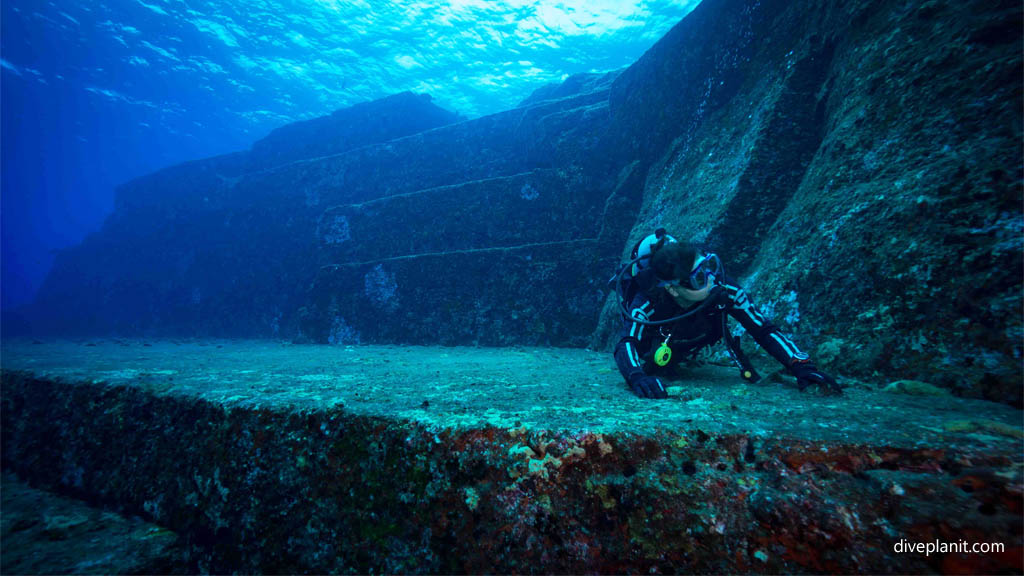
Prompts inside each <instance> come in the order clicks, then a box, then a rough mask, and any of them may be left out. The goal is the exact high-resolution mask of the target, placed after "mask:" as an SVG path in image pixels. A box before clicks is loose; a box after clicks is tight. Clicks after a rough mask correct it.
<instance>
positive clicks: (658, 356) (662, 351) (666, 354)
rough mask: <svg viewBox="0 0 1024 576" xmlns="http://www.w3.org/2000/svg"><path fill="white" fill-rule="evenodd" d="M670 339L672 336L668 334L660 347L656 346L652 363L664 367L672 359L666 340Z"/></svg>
mask: <svg viewBox="0 0 1024 576" xmlns="http://www.w3.org/2000/svg"><path fill="white" fill-rule="evenodd" d="M671 337H672V335H671V334H669V335H668V337H667V338H665V341H664V342H662V343H661V346H658V349H657V350H655V351H654V363H655V364H657V365H658V366H665V365H666V364H668V362H669V360H671V359H672V349H671V348H669V346H668V339H669V338H671Z"/></svg>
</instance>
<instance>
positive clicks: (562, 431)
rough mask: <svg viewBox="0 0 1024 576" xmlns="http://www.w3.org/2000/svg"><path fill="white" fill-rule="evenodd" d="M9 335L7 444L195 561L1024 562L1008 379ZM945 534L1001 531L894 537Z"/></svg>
mask: <svg viewBox="0 0 1024 576" xmlns="http://www.w3.org/2000/svg"><path fill="white" fill-rule="evenodd" d="M2 345H3V349H2V352H3V357H4V368H3V371H2V373H0V391H2V394H0V409H2V412H0V426H2V436H0V438H2V452H0V457H2V461H3V465H4V467H5V469H9V470H10V469H13V470H16V471H17V472H18V473H19V474H23V475H25V476H26V477H27V478H28V479H30V480H31V481H33V482H34V483H39V484H47V485H61V486H66V487H69V488H70V487H73V488H74V489H76V490H79V491H80V492H82V493H85V494H91V495H93V496H94V497H95V498H97V499H99V500H103V501H117V502H118V503H120V505H121V506H122V507H123V509H124V510H125V511H130V512H134V513H137V514H139V515H142V516H145V517H147V518H150V519H153V520H155V521H156V522H158V523H159V524H161V525H163V526H167V527H168V528H170V529H172V530H174V531H176V532H177V533H179V534H180V535H181V536H182V540H183V541H184V543H185V545H186V547H187V558H188V561H189V565H190V566H192V567H194V569H195V571H197V572H207V573H229V572H230V573H234V572H246V573H282V572H286V573H306V572H316V573H342V572H358V573H370V572H374V573H376V572H402V573H413V572H416V573H419V572H428V573H439V572H445V573H463V572H472V573H479V572H500V573H511V572H523V571H538V572H557V573H590V572H598V571H611V572H622V573H626V572H629V573H640V572H643V573H651V572H716V573H735V572H763V573H778V572H786V573H797V572H800V573H804V572H814V573H820V572H867V573H882V572H884V573H890V572H901V573H920V572H936V571H943V570H945V571H952V570H953V569H954V568H955V569H956V571H967V572H972V573H1003V572H1020V571H1021V554H1020V550H1021V549H1022V548H1021V546H1022V542H1021V538H1022V537H1021V530H1020V527H1021V464H1022V462H1021V461H1022V456H1021V450H1020V434H1021V433H1020V412H1019V411H1018V410H1014V409H1012V408H1009V407H1006V406H1002V405H998V404H993V403H987V402H982V401H977V400H965V399H958V398H954V397H951V396H945V397H928V398H926V399H925V398H922V397H916V396H909V395H905V394H897V393H891V392H885V391H881V390H879V389H878V388H880V387H881V383H863V382H854V383H853V384H854V385H853V386H852V387H851V388H849V389H847V392H846V395H844V396H843V397H838V398H837V397H832V396H821V395H819V394H817V393H814V392H813V391H807V392H804V393H800V392H798V391H797V390H796V389H794V388H793V387H792V383H791V382H786V381H779V382H778V383H774V384H767V385H761V386H753V385H748V384H746V383H744V382H742V381H741V380H740V379H739V377H738V375H737V374H736V372H735V370H734V369H731V368H721V367H715V366H705V367H703V368H699V369H694V370H693V371H692V372H691V373H690V375H689V377H687V378H686V379H685V380H682V381H680V382H677V383H676V384H678V385H679V387H677V388H672V389H670V391H671V392H672V395H671V396H670V398H669V399H667V400H664V401H649V400H642V399H639V398H636V397H634V396H633V395H632V394H631V393H629V392H628V390H626V388H625V386H624V384H623V382H622V380H621V377H620V376H619V375H618V373H617V372H615V371H614V369H613V367H612V366H613V365H612V361H611V358H610V356H609V355H608V354H607V353H596V352H590V351H586V350H581V349H556V348H523V347H519V348H505V349H497V348H443V347H417V346H401V347H397V346H299V345H291V344H285V343H281V342H274V341H202V340H200V341H146V342H142V341H127V340H122V341H86V342H78V343H75V342H60V341H53V342H37V343H33V342H27V341H12V340H6V341H4V342H3V344H2ZM6 514H7V512H6V510H5V520H6V517H7V516H6ZM936 538H938V539H940V540H950V541H954V542H955V543H957V544H959V542H958V541H957V540H958V539H962V540H965V541H967V542H969V543H1001V544H1002V545H1003V546H1004V547H1005V548H1004V551H1003V552H1002V553H974V554H971V553H955V552H946V553H935V552H933V553H931V554H929V555H927V556H926V555H925V554H924V553H900V552H898V551H897V550H896V547H897V546H898V545H899V544H900V543H901V542H907V543H912V544H916V543H922V544H932V543H934V542H935V541H936ZM837 543H841V544H842V545H837ZM6 544H7V541H6V539H5V545H6ZM6 554H7V550H5V555H6Z"/></svg>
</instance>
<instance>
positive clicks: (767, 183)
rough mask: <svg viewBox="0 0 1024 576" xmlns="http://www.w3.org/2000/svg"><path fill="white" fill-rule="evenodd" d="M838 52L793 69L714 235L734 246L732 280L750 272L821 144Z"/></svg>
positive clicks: (717, 242) (816, 51) (818, 50)
mask: <svg viewBox="0 0 1024 576" xmlns="http://www.w3.org/2000/svg"><path fill="white" fill-rule="evenodd" d="M834 50H835V47H834V46H833V45H832V44H831V43H824V44H820V45H819V46H815V47H813V48H812V49H810V50H808V52H807V54H806V55H805V56H804V57H803V58H801V59H800V60H798V61H796V62H795V63H793V64H792V71H791V73H790V75H789V78H787V80H786V81H785V82H784V83H783V84H782V87H781V90H782V94H781V95H780V96H779V98H778V101H777V102H776V103H775V105H774V107H773V110H772V113H773V117H772V119H771V120H770V121H769V122H768V125H767V126H766V127H765V128H764V130H763V131H762V132H761V133H760V134H759V135H758V140H757V143H756V144H755V146H754V150H753V152H752V154H751V158H750V161H749V163H748V164H747V166H746V169H745V170H744V171H743V174H742V175H741V176H740V177H739V179H738V183H737V189H736V191H735V196H734V198H733V200H732V201H731V202H730V203H729V207H728V208H727V209H726V211H725V213H724V214H723V216H722V218H721V219H720V221H719V222H718V225H717V226H716V227H715V228H714V229H713V230H712V231H711V232H710V233H709V234H708V239H707V241H706V242H707V244H709V245H711V246H722V247H728V253H727V254H726V255H725V260H726V263H727V267H726V269H727V270H729V273H730V274H732V275H736V276H742V275H744V274H745V273H746V272H747V269H748V267H749V266H750V264H751V262H753V259H754V256H755V255H756V254H757V250H758V248H759V247H760V245H761V243H762V241H763V240H764V238H765V236H766V235H767V234H768V231H769V230H770V229H771V227H772V226H773V225H774V224H775V222H776V220H777V219H778V217H779V214H780V213H781V212H782V211H783V209H785V208H786V206H787V205H788V203H789V201H790V199H791V198H792V197H793V194H794V193H795V192H796V190H797V188H798V187H799V186H800V183H801V181H802V180H803V177H804V174H805V173H806V171H807V167H808V166H809V165H810V163H811V158H812V157H813V156H814V154H815V153H816V152H817V151H818V147H819V146H820V145H821V140H822V136H823V133H824V126H823V123H824V120H825V102H827V91H825V95H824V96H823V95H822V92H823V88H824V83H825V79H826V76H827V74H828V72H829V68H830V66H831V64H832V57H833V54H834Z"/></svg>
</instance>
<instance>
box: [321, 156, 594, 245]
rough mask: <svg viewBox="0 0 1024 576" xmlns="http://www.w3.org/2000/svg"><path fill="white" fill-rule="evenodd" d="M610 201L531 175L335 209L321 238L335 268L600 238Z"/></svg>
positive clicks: (548, 174) (561, 179) (545, 174)
mask: <svg viewBox="0 0 1024 576" xmlns="http://www.w3.org/2000/svg"><path fill="white" fill-rule="evenodd" d="M606 196H607V191H605V190H600V189H594V188H590V187H587V186H582V185H581V183H579V182H569V181H567V178H566V177H565V175H564V173H563V174H559V173H558V172H557V171H555V170H534V171H531V172H525V173H522V174H516V175H513V176H507V177H500V178H490V179H486V180H475V181H472V182H464V183H460V184H453V185H450V186H440V187H437V188H430V189H427V190H420V191H416V192H410V193H406V194H397V195H393V196H386V197H383V198H379V199H376V200H370V201H367V202H363V203H359V204H348V205H342V206H334V207H331V208H328V209H327V210H325V211H324V213H323V215H322V216H321V217H320V222H319V224H318V226H317V236H318V238H319V240H320V244H321V246H322V248H323V252H324V257H325V258H326V259H327V260H328V261H331V262H350V261H364V260H373V259H380V258H386V257H390V256H400V255H408V254H417V253H432V252H442V251H445V250H450V249H453V248H457V249H463V250H465V249H474V248H492V247H502V246H515V245H521V244H531V243H538V242H553V241H565V240H574V239H580V238H595V237H596V236H597V234H598V233H599V231H600V225H601V219H600V216H601V212H602V210H603V209H604V200H605V197H606Z"/></svg>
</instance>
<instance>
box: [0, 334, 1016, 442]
mask: <svg viewBox="0 0 1024 576" xmlns="http://www.w3.org/2000/svg"><path fill="white" fill-rule="evenodd" d="M0 362H2V369H3V370H4V371H8V370H12V371H29V372H32V373H33V374H35V375H36V376H38V377H42V378H46V379H55V380H59V381H65V382H90V383H99V382H105V383H109V384H111V385H129V386H138V387H140V388H143V389H145V390H148V391H151V392H152V393H154V394H158V395H175V396H197V397H201V398H203V399H206V400H209V401H211V402H214V403H217V404H221V405H224V406H225V407H228V408H232V407H238V408H243V409H252V408H269V409H284V410H302V411H307V410H317V409H327V408H335V407H338V406H339V405H340V406H343V407H344V409H345V410H347V411H351V412H353V413H356V414H360V415H374V416H382V417H386V418H395V419H408V420H412V421H416V422H418V423H421V424H424V425H426V426H429V427H442V428H457V429H465V428H476V427H484V426H495V427H502V428H511V427H516V428H518V427H520V426H525V427H526V428H527V429H543V430H568V431H589V432H594V433H614V432H628V433H637V434H644V433H650V432H653V431H655V430H659V429H660V430H680V431H681V430H694V429H699V430H702V431H704V432H706V433H751V434H756V435H781V436H793V437H797V438H799V439H801V440H808V441H838V442H850V443H853V444H874V445H886V446H892V447H921V446H927V445H936V446H943V447H947V448H953V447H955V446H957V445H961V444H966V445H969V446H971V447H974V448H980V447H981V446H979V444H982V445H986V446H988V447H990V448H994V449H996V450H997V451H1003V450H1010V451H1011V452H1012V451H1013V450H1018V451H1019V450H1020V449H1021V447H1022V446H1024V444H1022V440H1021V438H1022V435H1024V434H1022V420H1021V411H1020V410H1017V409H1014V408H1012V407H1009V406H1005V405H1001V404H997V403H993V402H987V401H982V400H972V399H964V398H956V397H953V396H915V395H910V394H902V393H893V392H887V391H883V390H881V388H883V387H884V386H885V385H886V384H887V382H857V381H849V380H848V381H846V382H847V383H849V384H850V387H849V388H847V389H846V391H845V393H844V394H843V395H842V396H834V395H828V394H824V393H822V392H821V391H818V390H813V389H808V390H806V391H804V392H800V391H798V390H797V389H796V388H795V384H794V382H793V381H792V379H788V378H785V379H783V378H774V379H772V378H765V379H764V380H762V381H761V382H760V383H757V384H748V383H746V382H744V381H743V380H741V379H740V378H739V376H738V371H737V370H736V368H734V367H731V366H729V367H726V366H712V365H705V366H702V367H699V368H694V369H692V370H691V371H690V372H689V373H688V377H687V378H686V379H684V380H677V381H674V382H670V383H669V384H670V394H671V397H670V398H669V399H667V400H661V401H655V400H645V399H641V398H637V397H635V396H634V395H633V394H632V393H631V392H629V390H628V389H627V388H626V386H625V383H624V382H623V380H622V378H621V376H620V375H619V373H618V371H617V370H616V369H615V365H614V362H613V360H612V358H611V355H610V354H608V353H604V352H594V351H589V350H582V349H569V348H520V347H516V348H468V347H458V348H443V347H421V346H362V345H359V346H341V345H336V346H323V345H296V344H291V343H285V342H278V341H269V340H204V341H186V340H180V341H174V340H161V341H155V340H154V341H142V340H82V341H58V340H55V341H44V342H40V341H31V340H12V341H7V342H4V343H3V346H2V358H0ZM773 380H774V381H773Z"/></svg>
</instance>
